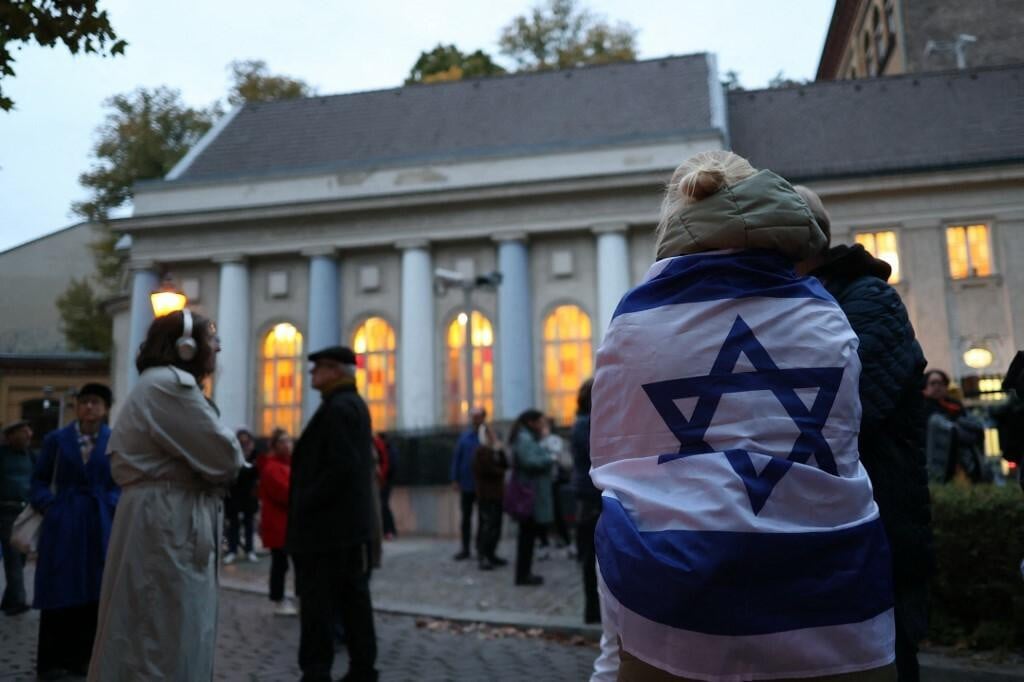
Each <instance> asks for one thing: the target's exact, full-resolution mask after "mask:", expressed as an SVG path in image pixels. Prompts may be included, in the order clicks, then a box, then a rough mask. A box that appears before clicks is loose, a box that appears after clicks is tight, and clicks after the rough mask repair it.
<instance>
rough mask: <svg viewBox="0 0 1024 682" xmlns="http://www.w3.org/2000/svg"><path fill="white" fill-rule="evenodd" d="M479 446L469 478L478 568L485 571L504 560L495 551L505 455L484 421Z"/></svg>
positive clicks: (503, 486)
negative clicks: (473, 490) (475, 520)
mask: <svg viewBox="0 0 1024 682" xmlns="http://www.w3.org/2000/svg"><path fill="white" fill-rule="evenodd" d="M480 432H481V434H482V436H480V447H478V448H477V449H476V452H475V453H474V455H473V478H474V483H475V485H476V499H477V505H478V507H477V508H478V510H479V511H478V512H477V513H478V516H479V519H480V521H479V523H480V527H479V528H478V529H477V534H476V538H477V540H476V554H477V558H478V560H479V565H480V570H481V571H489V570H491V569H493V568H495V567H497V566H505V565H507V564H508V562H507V561H506V560H505V559H502V558H501V557H499V556H498V555H497V549H498V541H499V540H500V539H501V520H502V516H503V512H502V508H501V502H502V498H503V497H504V495H505V471H507V470H508V458H507V457H506V456H505V449H504V447H503V446H502V444H501V441H499V440H498V438H497V437H496V436H495V435H494V431H492V430H491V427H490V426H488V425H487V424H482V425H481V426H480Z"/></svg>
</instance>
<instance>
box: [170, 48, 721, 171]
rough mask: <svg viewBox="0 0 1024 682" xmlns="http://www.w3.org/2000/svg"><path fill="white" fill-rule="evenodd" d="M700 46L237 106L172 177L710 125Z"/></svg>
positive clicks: (369, 164) (499, 149)
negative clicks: (682, 52) (599, 62)
mask: <svg viewBox="0 0 1024 682" xmlns="http://www.w3.org/2000/svg"><path fill="white" fill-rule="evenodd" d="M708 84H709V70H708V57H707V55H705V54H696V55H689V56H683V57H667V58H663V59H654V60H648V61H639V62H630V63H620V64H609V65H604V66H592V67H584V68H579V69H569V70H564V71H551V72H545V73H532V74H517V75H510V76H500V77H494V78H484V79H474V80H467V81H460V82H455V83H441V84H434V85H413V86H407V87H402V88H394V89H391V90H378V91H373V92H360V93H354V94H348V95H334V96H330V97H311V98H305V99H296V100H285V101H279V102H268V103H257V104H247V105H245V106H244V107H243V108H242V109H241V110H240V111H239V112H237V114H236V115H235V116H234V118H233V119H232V120H230V122H228V123H227V125H226V126H225V127H224V128H223V130H221V131H219V133H217V134H216V136H215V137H213V139H212V140H210V141H209V143H208V144H207V145H206V146H205V148H203V149H202V150H201V151H200V153H199V154H198V155H197V156H196V158H195V159H194V160H192V162H191V163H190V164H189V165H188V167H187V168H185V169H184V171H183V172H182V173H180V175H178V176H177V177H176V178H175V180H176V181H177V180H181V181H202V180H212V179H228V178H241V177H249V176H262V175H268V174H274V175H277V174H295V173H309V172H318V171H319V172H327V171H331V170H343V169H362V168H376V167H381V166H401V165H407V164H412V163H430V162H438V161H446V160H455V159H463V158H482V157H484V158H485V157H494V156H508V155H519V154H529V153H542V152H546V151H554V150H559V149H572V148H581V147H597V146H605V145H612V144H622V143H630V142H636V141H644V140H652V141H654V140H661V139H665V138H671V137H681V136H685V135H687V134H694V133H700V132H707V131H709V130H711V129H712V128H713V123H712V114H711V102H710V97H709V87H708Z"/></svg>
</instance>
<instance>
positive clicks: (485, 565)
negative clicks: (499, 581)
mask: <svg viewBox="0 0 1024 682" xmlns="http://www.w3.org/2000/svg"><path fill="white" fill-rule="evenodd" d="M479 566H480V570H481V571H493V570H494V564H493V563H491V560H490V559H488V558H486V557H485V558H483V559H481V560H480V564H479Z"/></svg>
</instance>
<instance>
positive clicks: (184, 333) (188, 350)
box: [174, 308, 198, 362]
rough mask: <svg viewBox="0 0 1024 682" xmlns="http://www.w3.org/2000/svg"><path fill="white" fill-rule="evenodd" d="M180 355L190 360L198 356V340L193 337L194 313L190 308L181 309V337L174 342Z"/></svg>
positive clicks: (184, 359)
mask: <svg viewBox="0 0 1024 682" xmlns="http://www.w3.org/2000/svg"><path fill="white" fill-rule="evenodd" d="M174 349H175V350H176V351H177V352H178V357H179V358H181V359H182V361H184V362H189V361H190V360H192V359H193V358H195V356H196V350H198V347H197V346H196V340H195V339H194V338H193V337H192V313H191V312H190V311H189V309H188V308H182V309H181V338H180V339H178V340H177V341H175V342H174Z"/></svg>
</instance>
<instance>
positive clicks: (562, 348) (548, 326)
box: [544, 305, 594, 424]
mask: <svg viewBox="0 0 1024 682" xmlns="http://www.w3.org/2000/svg"><path fill="white" fill-rule="evenodd" d="M591 338H592V329H591V325H590V317H589V316H588V315H587V314H586V313H585V312H583V310H581V309H580V308H579V307H578V306H574V305H561V306H558V307H557V308H555V309H554V310H553V311H551V314H550V315H548V317H547V319H546V320H544V410H545V412H547V414H548V415H549V416H550V417H551V418H552V419H554V420H555V421H556V422H557V423H559V424H568V423H570V422H572V419H573V416H574V415H575V414H576V394H577V392H578V390H579V387H580V384H582V383H583V382H584V381H585V380H586V379H588V378H589V377H590V375H591V374H592V373H593V371H594V364H593V351H592V345H591V343H592V341H591Z"/></svg>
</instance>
